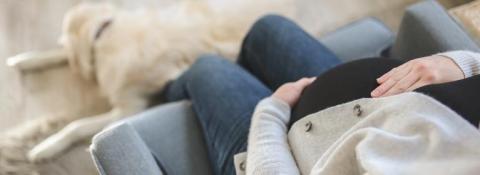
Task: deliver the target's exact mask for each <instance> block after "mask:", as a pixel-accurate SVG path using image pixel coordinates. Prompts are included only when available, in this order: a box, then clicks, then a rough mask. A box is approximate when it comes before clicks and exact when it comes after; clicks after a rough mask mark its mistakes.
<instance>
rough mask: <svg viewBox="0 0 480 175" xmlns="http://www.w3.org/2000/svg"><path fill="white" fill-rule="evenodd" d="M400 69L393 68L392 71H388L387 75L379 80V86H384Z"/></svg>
mask: <svg viewBox="0 0 480 175" xmlns="http://www.w3.org/2000/svg"><path fill="white" fill-rule="evenodd" d="M397 69H398V68H393V69H392V70H390V71H388V72H387V73H385V74H383V75H382V76H381V77H380V78H377V83H378V84H382V83H384V82H385V81H387V80H388V79H389V78H390V76H391V75H392V74H393V73H394V72H395V71H397Z"/></svg>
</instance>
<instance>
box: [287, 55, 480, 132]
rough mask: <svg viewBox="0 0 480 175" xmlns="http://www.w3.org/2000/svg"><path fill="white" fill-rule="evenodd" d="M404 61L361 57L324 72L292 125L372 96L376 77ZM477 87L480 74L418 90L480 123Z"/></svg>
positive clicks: (305, 95) (307, 91)
mask: <svg viewBox="0 0 480 175" xmlns="http://www.w3.org/2000/svg"><path fill="white" fill-rule="evenodd" d="M402 63H403V62H401V61H397V60H391V59H386V58H371V59H362V60H357V61H353V62H350V63H346V64H343V65H340V66H338V67H336V68H334V69H332V70H330V71H327V72H325V73H324V74H322V75H320V76H318V77H317V80H316V81H315V82H313V83H312V84H311V85H310V86H309V87H307V88H306V89H305V90H304V93H303V94H302V96H301V97H300V100H299V102H298V103H297V106H296V107H295V108H294V110H293V113H292V119H291V124H292V123H294V122H295V121H297V120H299V119H301V118H302V117H305V116H307V115H308V114H312V113H315V112H318V111H320V110H323V109H325V108H328V107H332V106H335V105H338V104H342V103H346V102H349V101H352V100H356V99H359V98H370V97H371V96H370V92H371V91H372V90H373V89H375V88H376V87H377V86H378V83H377V82H376V79H377V78H378V77H380V76H381V75H383V74H384V73H386V72H388V71H390V70H391V69H393V68H395V67H397V66H399V65H401V64H402ZM478 89H480V76H475V77H471V78H468V79H464V80H460V81H455V82H449V83H444V84H436V85H430V86H425V87H422V88H419V89H417V90H415V91H417V92H421V93H424V94H427V95H430V96H431V97H433V98H435V99H437V100H438V101H440V102H441V103H443V104H445V105H447V106H448V107H450V108H451V109H452V110H454V111H456V112H457V113H459V114H460V115H461V116H462V117H464V118H465V119H466V120H468V121H469V122H470V123H472V124H473V125H475V126H478V123H479V120H480V117H479V116H480V115H479V114H480V108H478V107H477V106H475V103H472V101H473V102H474V101H475V100H476V99H480V93H478Z"/></svg>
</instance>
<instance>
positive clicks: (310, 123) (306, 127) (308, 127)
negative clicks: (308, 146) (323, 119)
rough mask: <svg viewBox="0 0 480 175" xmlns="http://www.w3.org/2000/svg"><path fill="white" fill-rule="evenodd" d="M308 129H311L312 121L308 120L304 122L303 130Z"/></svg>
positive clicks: (306, 130)
mask: <svg viewBox="0 0 480 175" xmlns="http://www.w3.org/2000/svg"><path fill="white" fill-rule="evenodd" d="M310 130H312V122H311V121H308V122H307V123H305V132H308V131H310Z"/></svg>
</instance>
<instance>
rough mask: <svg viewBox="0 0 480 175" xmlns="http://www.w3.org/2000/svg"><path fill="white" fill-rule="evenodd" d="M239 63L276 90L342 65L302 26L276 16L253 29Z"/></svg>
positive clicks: (262, 19)
mask: <svg viewBox="0 0 480 175" xmlns="http://www.w3.org/2000/svg"><path fill="white" fill-rule="evenodd" d="M238 62H239V64H240V65H242V66H243V67H245V68H246V69H247V70H249V71H250V72H251V73H252V74H253V75H255V76H256V77H258V79H260V80H261V81H262V82H263V83H264V84H265V85H267V86H268V87H269V88H270V89H272V90H274V89H277V88H278V87H279V86H280V85H282V84H284V83H286V82H291V81H296V80H298V79H300V78H303V77H314V76H318V75H320V74H321V73H323V72H325V71H327V70H329V69H330V68H332V67H334V66H336V65H338V64H340V63H341V61H340V60H339V59H338V58H337V57H336V56H335V55H334V54H333V53H332V52H331V51H330V50H329V49H328V48H326V47H325V46H323V45H322V44H321V43H320V42H319V41H318V40H316V39H315V38H314V37H312V36H310V35H309V34H308V33H307V32H305V31H304V30H303V29H302V28H301V27H300V26H298V25H297V24H295V23H294V22H292V21H290V20H288V19H286V18H284V17H281V16H276V15H268V16H265V17H262V18H260V19H259V20H258V21H257V22H256V23H255V24H254V25H253V26H252V28H251V29H250V31H249V32H248V34H247V36H246V37H245V40H244V42H243V45H242V48H241V52H240V57H239V60H238Z"/></svg>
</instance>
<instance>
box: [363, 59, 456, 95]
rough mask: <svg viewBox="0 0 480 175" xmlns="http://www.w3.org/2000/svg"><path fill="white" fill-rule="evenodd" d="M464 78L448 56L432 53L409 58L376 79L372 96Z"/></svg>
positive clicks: (406, 90)
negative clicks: (426, 55)
mask: <svg viewBox="0 0 480 175" xmlns="http://www.w3.org/2000/svg"><path fill="white" fill-rule="evenodd" d="M463 78H465V76H464V75H463V72H462V70H461V69H460V67H458V65H457V64H456V63H455V62H454V61H453V60H452V59H450V58H447V57H443V56H439V55H433V56H429V57H423V58H418V59H414V60H410V61H408V62H406V63H404V64H402V65H400V66H398V67H396V68H394V69H392V70H390V71H389V72H387V73H386V74H384V75H383V76H381V77H380V78H378V79H377V82H378V84H380V85H379V86H378V87H377V88H376V89H375V90H373V91H372V92H371V95H372V97H384V96H390V95H395V94H399V93H402V92H408V91H413V90H415V89H417V88H419V87H422V86H426V85H431V84H439V83H446V82H451V81H456V80H460V79H463Z"/></svg>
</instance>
